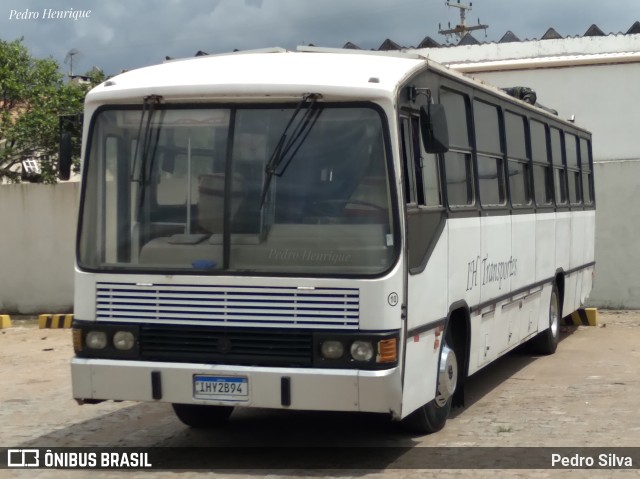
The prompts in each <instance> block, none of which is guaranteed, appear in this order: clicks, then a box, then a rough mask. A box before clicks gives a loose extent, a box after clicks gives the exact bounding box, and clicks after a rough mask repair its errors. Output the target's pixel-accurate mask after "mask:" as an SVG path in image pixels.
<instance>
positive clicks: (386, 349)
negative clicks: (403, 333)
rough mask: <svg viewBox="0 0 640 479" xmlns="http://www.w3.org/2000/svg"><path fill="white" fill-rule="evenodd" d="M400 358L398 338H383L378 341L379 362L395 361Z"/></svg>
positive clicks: (377, 360) (377, 358) (377, 359)
mask: <svg viewBox="0 0 640 479" xmlns="http://www.w3.org/2000/svg"><path fill="white" fill-rule="evenodd" d="M397 360H398V339H397V338H391V339H383V340H382V341H379V342H378V356H377V357H376V362H377V363H393V362H395V361H397Z"/></svg>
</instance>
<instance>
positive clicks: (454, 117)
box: [440, 90, 469, 148]
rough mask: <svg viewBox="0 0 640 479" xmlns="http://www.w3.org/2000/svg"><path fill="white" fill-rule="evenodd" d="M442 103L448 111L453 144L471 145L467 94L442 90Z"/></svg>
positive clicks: (450, 135)
mask: <svg viewBox="0 0 640 479" xmlns="http://www.w3.org/2000/svg"><path fill="white" fill-rule="evenodd" d="M440 103H441V104H442V105H444V107H445V110H446V112H447V127H448V129H449V143H450V145H451V146H460V147H467V148H468V147H469V127H468V124H469V122H468V118H467V102H466V101H465V96H464V95H461V94H459V93H454V92H451V91H448V90H442V91H441V92H440Z"/></svg>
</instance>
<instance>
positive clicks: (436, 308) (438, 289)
mask: <svg viewBox="0 0 640 479" xmlns="http://www.w3.org/2000/svg"><path fill="white" fill-rule="evenodd" d="M448 236H449V235H448V228H447V227H445V229H444V231H443V232H442V235H441V236H440V239H439V240H438V243H437V244H436V247H435V248H434V250H433V252H432V254H431V257H430V258H429V262H428V263H427V267H426V269H425V270H424V271H423V272H422V273H420V274H416V275H409V279H408V301H407V304H408V308H407V330H408V331H411V330H412V329H415V328H419V327H421V326H425V325H428V324H429V323H434V322H435V321H438V320H441V319H443V318H446V317H447V312H448V303H447V294H446V291H445V290H444V286H445V283H443V281H442V280H443V278H446V277H447V276H448V271H447V268H448V264H447V245H448ZM405 340H406V342H405V347H406V353H405V358H404V361H405V362H404V364H405V368H404V383H403V391H402V416H403V417H405V416H407V415H408V414H410V413H411V412H413V411H414V410H416V409H417V408H419V407H420V406H422V405H424V404H426V403H427V402H429V401H431V400H432V399H433V398H434V397H435V393H436V386H437V369H438V354H439V352H440V345H439V343H437V342H436V336H435V329H434V328H432V329H430V330H427V331H424V332H422V333H419V334H412V335H410V336H407V337H406V338H405ZM441 340H442V336H440V338H439V341H441Z"/></svg>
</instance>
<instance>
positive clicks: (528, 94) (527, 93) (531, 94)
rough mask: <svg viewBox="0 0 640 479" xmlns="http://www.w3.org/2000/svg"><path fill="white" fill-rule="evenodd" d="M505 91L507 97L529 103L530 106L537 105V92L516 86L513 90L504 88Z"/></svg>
mask: <svg viewBox="0 0 640 479" xmlns="http://www.w3.org/2000/svg"><path fill="white" fill-rule="evenodd" d="M503 90H504V91H505V92H506V93H507V95H510V96H512V97H514V98H517V99H518V100H522V101H523V102H525V103H529V104H530V105H535V104H536V101H537V99H538V95H536V92H535V91H533V90H532V89H531V88H527V87H525V86H514V87H511V88H503Z"/></svg>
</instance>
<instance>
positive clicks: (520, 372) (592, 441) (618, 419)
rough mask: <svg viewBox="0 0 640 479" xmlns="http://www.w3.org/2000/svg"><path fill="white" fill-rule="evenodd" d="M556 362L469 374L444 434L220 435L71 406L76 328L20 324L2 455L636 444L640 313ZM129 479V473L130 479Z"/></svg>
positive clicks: (366, 419)
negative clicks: (83, 450)
mask: <svg viewBox="0 0 640 479" xmlns="http://www.w3.org/2000/svg"><path fill="white" fill-rule="evenodd" d="M565 329H566V331H564V332H563V335H562V340H561V343H560V345H559V347H558V351H557V352H556V354H554V355H552V356H547V357H535V356H531V355H528V354H523V353H513V354H509V355H508V356H506V357H505V358H502V359H500V360H498V361H497V362H495V363H494V364H492V365H490V366H488V367H487V368H485V369H483V370H482V371H480V372H479V373H478V374H476V375H475V376H473V377H472V378H471V380H470V382H469V385H468V390H467V404H466V406H465V407H464V408H458V409H455V410H454V411H453V414H452V417H451V418H450V420H449V421H448V423H447V426H446V427H445V429H444V430H443V431H441V432H439V433H437V434H433V435H429V436H418V437H416V436H409V435H407V433H406V432H404V431H403V430H402V429H400V428H399V427H397V425H396V424H394V423H391V422H390V421H388V419H387V418H386V417H381V416H377V415H358V414H341V413H311V412H281V411H268V410H246V409H245V410H238V411H236V412H234V414H233V416H232V417H231V420H230V422H229V424H228V426H225V427H224V428H223V429H221V430H215V431H200V430H192V429H189V428H187V427H185V426H183V425H182V424H181V423H180V422H179V421H178V420H177V419H176V418H175V417H174V415H173V413H172V411H171V407H170V406H169V405H166V404H160V403H156V404H138V403H132V402H122V403H113V402H106V403H102V404H99V405H84V406H78V405H77V404H76V403H75V401H73V399H72V397H71V384H70V368H69V360H70V358H71V356H72V355H73V350H72V347H71V332H70V330H62V329H57V330H40V329H37V322H36V323H34V322H33V321H14V327H13V328H10V329H5V330H1V331H0V447H36V446H37V447H63V446H72V447H84V446H106V447H114V446H135V447H151V446H176V447H192V446H206V447H211V446H217V447H223V446H225V447H226V446H264V445H269V446H282V447H293V446H359V447H368V446H406V447H410V448H414V447H427V446H447V447H477V446H496V447H521V446H535V447H541V446H544V447H550V448H554V447H555V448H557V447H565V446H570V447H584V446H587V447H594V448H609V447H634V448H635V447H639V446H640V413H639V412H638V410H639V407H638V405H639V403H640V399H639V398H640V374H639V373H640V312H636V311H633V312H627V311H600V315H599V325H598V326H596V327H585V326H580V327H567V328H565ZM635 467H636V469H635V470H593V471H586V470H576V471H568V470H564V471H558V470H550V469H537V470H502V471H500V470H477V471H465V470H462V471H461V470H444V471H438V472H437V474H438V476H440V477H492V478H499V477H505V478H506V477H541V478H543V477H573V478H575V477H638V469H637V468H638V465H635ZM432 473H433V474H435V471H431V472H430V471H428V470H419V469H416V470H412V469H391V468H389V469H386V470H380V471H362V470H349V471H344V472H341V473H331V472H327V471H321V470H320V471H318V470H316V471H266V472H265V471H261V472H260V473H258V472H255V471H254V472H247V471H236V472H234V473H229V472H224V473H223V472H219V473H217V474H216V477H234V478H237V479H244V478H245V477H247V478H257V477H264V476H265V475H266V476H267V477H270V478H276V477H285V476H286V477H340V478H346V477H355V476H357V477H365V476H366V477H371V478H377V477H386V478H396V477H397V478H400V477H407V478H413V477H416V478H417V477H423V476H424V474H432ZM125 474H126V476H125ZM203 474H204V473H202V472H193V471H191V472H177V471H153V474H151V473H144V472H133V471H129V472H116V471H111V472H97V471H92V473H91V476H92V477H94V478H102V477H105V478H107V477H127V478H136V477H145V478H147V477H149V478H150V477H154V478H155V477H161V478H165V477H166V478H168V477H179V478H180V479H189V478H192V477H201V476H202V475H203ZM34 476H35V477H44V478H48V477H56V478H59V477H78V478H80V477H86V472H84V473H83V472H82V471H52V470H39V471H19V470H0V478H9V477H34Z"/></svg>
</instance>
